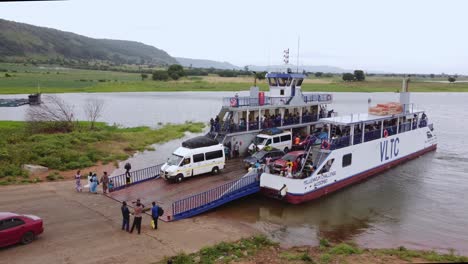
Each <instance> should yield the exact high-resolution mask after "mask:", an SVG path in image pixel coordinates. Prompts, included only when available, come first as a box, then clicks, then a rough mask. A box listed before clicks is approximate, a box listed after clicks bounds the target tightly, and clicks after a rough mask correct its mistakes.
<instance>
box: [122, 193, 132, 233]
mask: <svg viewBox="0 0 468 264" xmlns="http://www.w3.org/2000/svg"><path fill="white" fill-rule="evenodd" d="M120 211H122V230H125V231H127V232H129V226H130V210H128V207H127V202H125V201H123V202H122V207H120Z"/></svg>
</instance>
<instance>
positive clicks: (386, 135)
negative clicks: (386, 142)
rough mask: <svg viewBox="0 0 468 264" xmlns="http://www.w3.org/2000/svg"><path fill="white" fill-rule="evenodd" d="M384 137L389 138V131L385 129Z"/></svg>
mask: <svg viewBox="0 0 468 264" xmlns="http://www.w3.org/2000/svg"><path fill="white" fill-rule="evenodd" d="M383 136H384V137H388V131H387V129H385V130H384V131H383Z"/></svg>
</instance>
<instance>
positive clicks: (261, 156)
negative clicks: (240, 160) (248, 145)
mask: <svg viewBox="0 0 468 264" xmlns="http://www.w3.org/2000/svg"><path fill="white" fill-rule="evenodd" d="M282 156H284V151H282V150H279V149H271V150H260V151H259V152H256V153H255V154H253V155H252V156H249V157H247V158H245V159H244V166H245V168H246V169H248V168H249V167H252V166H253V165H254V164H255V163H256V162H257V160H258V161H259V162H260V163H261V164H263V163H265V162H266V158H267V157H270V158H271V160H270V162H273V161H275V160H277V159H279V158H281V157H282Z"/></svg>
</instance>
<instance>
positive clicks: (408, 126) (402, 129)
mask: <svg viewBox="0 0 468 264" xmlns="http://www.w3.org/2000/svg"><path fill="white" fill-rule="evenodd" d="M410 130H411V122H406V123H403V124H400V128H399V129H398V133H404V132H406V131H410Z"/></svg>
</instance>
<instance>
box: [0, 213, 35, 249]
mask: <svg viewBox="0 0 468 264" xmlns="http://www.w3.org/2000/svg"><path fill="white" fill-rule="evenodd" d="M42 232H44V227H43V223H42V219H41V218H40V217H37V216H35V215H20V214H15V213H8V212H0V247H5V246H9V245H14V244H17V243H21V244H23V245H25V244H29V243H31V242H32V241H33V240H34V238H36V237H37V236H38V235H40V234H41V233H42Z"/></svg>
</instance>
